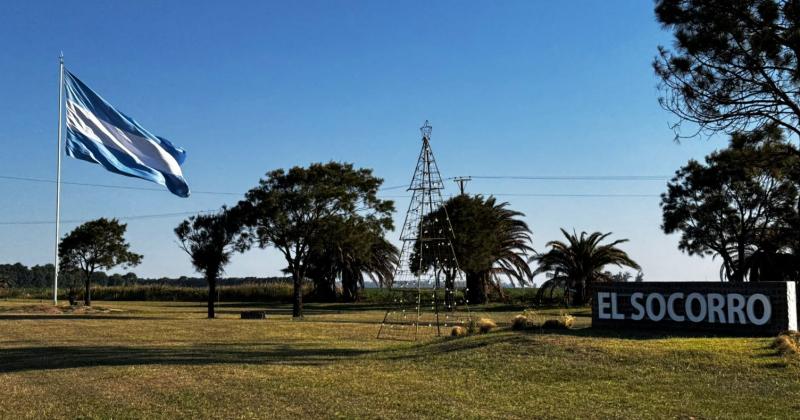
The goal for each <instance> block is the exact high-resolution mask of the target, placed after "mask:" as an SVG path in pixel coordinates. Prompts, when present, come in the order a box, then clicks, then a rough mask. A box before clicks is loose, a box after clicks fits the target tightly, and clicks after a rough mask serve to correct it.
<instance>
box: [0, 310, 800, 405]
mask: <svg viewBox="0 0 800 420" xmlns="http://www.w3.org/2000/svg"><path fill="white" fill-rule="evenodd" d="M38 304H39V302H38V301H25V300H11V301H0V416H1V417H3V418H75V417H89V418H110V417H114V418H132V417H147V418H154V417H155V418H159V417H162V418H163V417H170V418H172V417H184V418H198V417H218V418H264V417H279V418H286V417H299V418H320V417H322V418H335V417H345V418H353V417H358V418H376V417H381V418H412V417H418V416H419V417H429V418H443V417H459V418H478V417H492V418H537V417H539V418H544V417H547V418H552V417H556V418H576V417H593V418H605V417H626V418H652V417H657V418H675V417H683V418H688V417H698V418H730V417H741V418H790V417H796V416H797V413H798V412H800V411H798V410H800V376H799V375H800V362H798V361H797V360H796V359H793V358H784V357H781V356H776V355H775V352H774V351H773V350H771V349H769V348H768V345H769V342H770V340H769V339H766V338H702V337H685V338H669V337H663V336H657V335H643V336H637V337H620V336H618V335H616V334H614V333H610V332H602V331H593V330H591V329H589V328H581V329H577V330H575V331H569V332H564V333H519V332H514V331H510V330H509V329H508V327H507V322H508V321H509V320H510V319H511V317H513V316H514V315H515V314H516V313H517V312H515V311H511V310H509V311H503V310H502V309H503V307H500V306H496V307H493V310H492V311H489V312H485V313H484V315H487V316H490V317H492V318H493V319H495V320H496V321H498V322H500V323H501V325H500V328H499V330H497V331H495V332H492V333H489V334H486V335H478V336H472V337H467V338H458V339H451V338H440V339H427V340H423V341H420V342H417V343H409V342H396V341H382V340H376V339H375V334H376V333H377V329H378V324H379V323H380V320H381V319H382V317H383V311H382V310H379V309H375V308H374V307H372V306H370V305H366V304H364V305H357V306H348V305H343V304H330V305H322V304H316V305H313V304H312V305H308V306H307V309H308V313H309V315H308V317H307V318H306V320H305V321H292V320H291V319H290V317H289V315H288V313H289V307H288V306H284V305H264V304H236V303H223V304H222V305H221V308H220V309H221V311H220V314H221V316H220V318H219V319H216V320H206V319H204V318H203V316H204V314H205V307H204V306H203V304H202V303H192V302H96V303H95V307H97V308H100V309H102V310H100V311H98V312H95V313H89V314H82V313H72V314H57V313H55V314H54V313H48V310H47V308H46V306H36V305H38ZM252 308H264V309H268V310H269V311H270V313H271V316H270V317H269V319H268V320H265V321H243V320H239V319H238V313H239V311H240V310H242V309H252ZM550 312H551V313H554V314H555V313H558V312H559V311H558V310H553V311H550ZM576 315H578V326H579V327H586V326H587V325H588V323H589V318H588V313H586V311H585V310H584V311H580V312H579V313H577V314H576ZM503 323H506V324H503Z"/></svg>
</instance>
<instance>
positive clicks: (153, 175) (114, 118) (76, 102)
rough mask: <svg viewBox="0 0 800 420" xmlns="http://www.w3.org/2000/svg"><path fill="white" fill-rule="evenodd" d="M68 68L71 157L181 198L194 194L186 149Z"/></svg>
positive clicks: (68, 145)
mask: <svg viewBox="0 0 800 420" xmlns="http://www.w3.org/2000/svg"><path fill="white" fill-rule="evenodd" d="M64 73H65V74H64V89H65V91H66V98H67V101H66V107H67V144H66V148H67V155H68V156H70V157H73V158H75V159H81V160H85V161H88V162H93V163H99V164H100V165H103V167H104V168H106V169H107V170H109V171H111V172H114V173H118V174H121V175H126V176H132V177H136V178H142V179H146V180H148V181H152V182H155V183H158V184H161V185H164V186H166V187H167V188H168V189H169V190H170V192H172V193H173V194H175V195H178V196H181V197H188V196H189V186H188V185H187V184H186V180H185V179H183V173H182V172H181V166H180V165H181V164H182V163H183V161H184V160H185V159H186V151H184V150H183V149H181V148H179V147H175V146H174V145H173V144H172V143H170V142H169V141H167V140H165V139H163V138H161V137H157V136H155V135H153V134H151V133H150V132H149V131H147V130H145V129H144V127H142V126H141V125H139V123H137V122H136V121H134V120H133V118H130V117H128V116H127V115H125V114H123V113H122V112H120V111H118V110H116V109H114V107H112V106H111V105H110V104H109V103H108V102H106V101H105V100H104V99H103V98H101V97H100V95H98V94H96V93H94V92H93V91H92V90H91V89H89V87H88V86H86V85H85V84H84V83H83V82H81V81H80V80H79V79H78V78H77V77H75V75H73V74H72V73H70V72H68V71H65V72H64Z"/></svg>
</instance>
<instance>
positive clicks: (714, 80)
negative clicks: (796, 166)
mask: <svg viewBox="0 0 800 420" xmlns="http://www.w3.org/2000/svg"><path fill="white" fill-rule="evenodd" d="M655 13H656V17H657V19H658V21H659V22H660V23H661V24H662V25H663V26H664V27H665V28H667V29H668V30H671V31H672V32H673V34H674V37H675V43H674V47H673V48H672V49H668V48H665V47H659V54H658V56H657V57H656V59H655V60H654V62H653V67H654V68H655V71H656V74H657V75H658V76H659V78H660V79H661V84H660V88H661V91H662V93H663V94H664V96H663V97H662V98H660V103H661V105H662V106H663V107H664V108H666V109H667V110H669V111H671V112H673V113H674V114H675V115H677V116H678V117H679V118H680V119H681V120H682V121H690V122H693V123H696V124H698V125H699V127H700V129H701V130H704V131H707V132H709V133H714V132H720V131H722V132H726V133H733V132H737V131H742V130H750V129H753V128H760V127H763V126H765V125H767V124H777V125H779V126H781V127H782V128H783V129H785V130H788V131H790V132H793V133H794V134H796V135H800V127H798V120H799V119H800V84H799V83H800V70H798V54H800V2H797V1H796V0H758V1H752V0H659V1H657V2H656V7H655Z"/></svg>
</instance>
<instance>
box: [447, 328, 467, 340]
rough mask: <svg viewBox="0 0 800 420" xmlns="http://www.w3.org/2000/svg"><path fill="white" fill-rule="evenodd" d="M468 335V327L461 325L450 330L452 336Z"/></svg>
mask: <svg viewBox="0 0 800 420" xmlns="http://www.w3.org/2000/svg"><path fill="white" fill-rule="evenodd" d="M466 335H467V329H466V328H464V327H462V326H460V325H457V326H455V327H453V329H452V330H451V331H450V336H451V337H465V336H466Z"/></svg>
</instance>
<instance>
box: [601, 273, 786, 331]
mask: <svg viewBox="0 0 800 420" xmlns="http://www.w3.org/2000/svg"><path fill="white" fill-rule="evenodd" d="M797 312H798V308H797V290H796V285H795V282H763V283H741V284H734V283H718V282H715V283H710V282H642V283H609V284H603V285H597V286H596V287H595V289H594V299H593V302H592V325H593V326H595V327H614V328H618V327H622V328H631V329H635V328H658V329H665V330H693V331H711V332H724V333H734V334H755V335H773V334H776V333H779V332H781V331H785V330H790V329H791V330H796V329H797Z"/></svg>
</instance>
